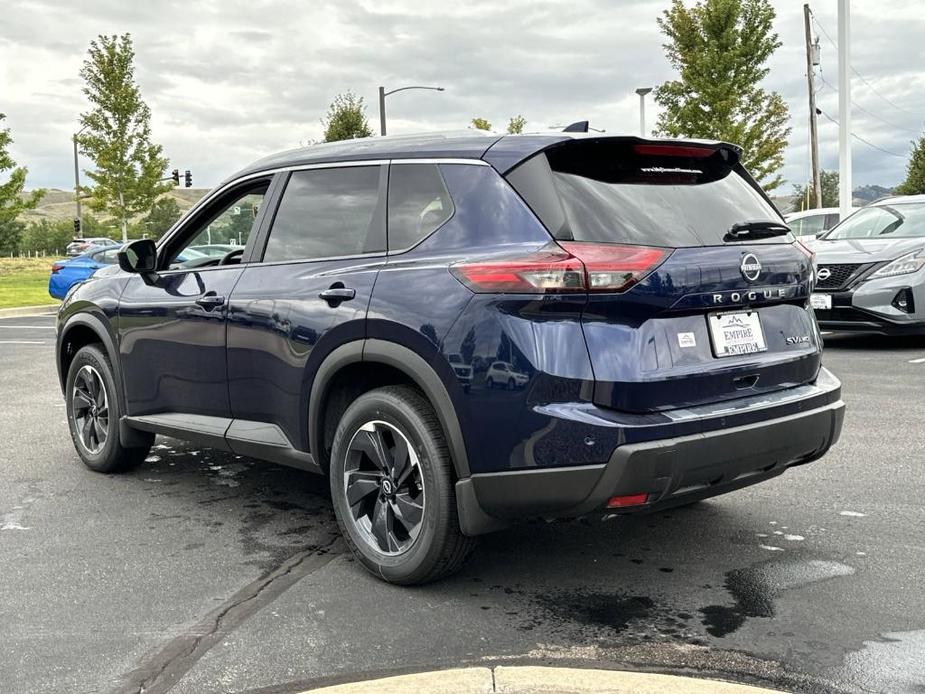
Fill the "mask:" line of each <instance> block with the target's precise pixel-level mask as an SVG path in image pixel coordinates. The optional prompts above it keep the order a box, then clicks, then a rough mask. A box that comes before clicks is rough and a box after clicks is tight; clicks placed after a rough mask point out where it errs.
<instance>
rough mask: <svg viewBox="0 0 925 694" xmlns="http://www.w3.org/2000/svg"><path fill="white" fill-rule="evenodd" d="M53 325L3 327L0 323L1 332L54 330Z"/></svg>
mask: <svg viewBox="0 0 925 694" xmlns="http://www.w3.org/2000/svg"><path fill="white" fill-rule="evenodd" d="M54 329H55V326H53V325H3V324H2V323H0V330H54Z"/></svg>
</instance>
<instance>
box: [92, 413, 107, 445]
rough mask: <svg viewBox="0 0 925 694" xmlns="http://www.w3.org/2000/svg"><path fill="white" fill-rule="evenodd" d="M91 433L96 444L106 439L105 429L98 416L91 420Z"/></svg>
mask: <svg viewBox="0 0 925 694" xmlns="http://www.w3.org/2000/svg"><path fill="white" fill-rule="evenodd" d="M93 435H94V437H95V438H96V445H97V446H98V445H100V444H101V443H102V442H103V441H105V440H106V429H104V428H103V425H102V424H100V420H99V418H97V419H94V420H93Z"/></svg>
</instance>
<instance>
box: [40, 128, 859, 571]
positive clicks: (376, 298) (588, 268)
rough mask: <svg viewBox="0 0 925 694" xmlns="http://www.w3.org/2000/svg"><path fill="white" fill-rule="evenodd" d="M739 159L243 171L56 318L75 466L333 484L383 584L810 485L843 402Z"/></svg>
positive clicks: (734, 153)
mask: <svg viewBox="0 0 925 694" xmlns="http://www.w3.org/2000/svg"><path fill="white" fill-rule="evenodd" d="M739 158H740V150H739V149H738V148H737V147H735V146H732V145H728V144H723V143H718V142H699V141H671V140H646V139H640V138H636V137H597V136H588V135H585V134H579V135H572V134H559V133H555V134H548V135H535V136H504V137H499V136H491V135H474V134H473V135H465V136H460V137H442V136H426V137H425V136H422V137H413V138H380V139H365V140H356V141H351V142H346V143H337V144H331V145H320V146H315V147H310V148H307V149H299V150H296V151H293V152H287V153H284V154H280V155H276V156H272V157H270V158H267V159H264V160H261V161H259V162H257V163H256V164H254V165H252V166H250V167H248V168H246V169H245V170H243V171H241V172H240V173H238V174H237V175H235V176H233V177H231V178H229V179H228V180H227V181H225V182H224V183H222V184H221V185H219V186H218V187H217V188H216V189H215V190H213V191H212V192H211V193H209V194H208V195H207V196H206V197H205V198H204V199H203V200H202V201H201V202H200V203H199V204H198V205H197V206H196V207H195V208H194V209H193V210H192V211H190V213H189V214H187V215H186V216H185V217H184V218H183V219H182V220H181V221H180V222H178V223H177V224H176V225H175V226H174V228H173V229H171V230H170V231H169V232H168V233H167V234H166V235H165V236H164V238H162V239H161V240H160V241H159V242H158V243H157V244H156V245H155V244H154V243H153V242H151V241H136V242H133V243H130V244H128V245H126V246H125V247H124V248H123V249H122V251H121V252H120V255H119V267H113V268H111V269H109V270H104V271H101V272H99V273H97V274H96V275H95V276H94V277H93V278H92V279H90V280H89V281H87V282H85V283H83V284H81V285H79V286H78V287H77V288H76V289H74V290H72V291H71V292H70V293H69V295H68V296H67V298H66V299H65V301H64V303H63V305H62V307H61V310H60V312H59V315H58V339H57V346H58V349H57V362H58V369H59V373H60V379H61V385H62V388H63V389H64V393H65V397H66V401H67V412H68V417H69V420H70V431H71V435H72V437H73V439H74V443H75V446H76V447H77V451H78V453H79V454H80V457H81V458H82V459H83V461H84V462H85V463H86V464H87V465H88V466H89V467H90V468H92V469H94V470H99V471H103V472H112V471H116V470H122V469H126V468H129V467H131V466H133V465H136V464H138V463H140V462H141V461H143V460H144V458H145V456H146V455H147V452H148V450H149V448H150V446H151V444H152V441H153V440H154V436H155V434H164V435H168V436H173V437H176V438H180V439H186V440H190V441H194V442H198V443H200V444H205V445H209V446H214V447H216V448H220V449H224V450H227V451H232V452H234V453H237V454H241V455H247V456H252V457H254V458H259V459H263V460H267V461H271V462H275V463H282V464H285V465H292V466H296V467H299V468H303V469H305V470H311V471H314V472H319V473H323V474H326V475H328V476H329V478H330V482H331V495H332V499H333V504H334V509H335V511H336V514H337V517H338V520H339V522H340V525H341V528H342V531H343V534H344V537H345V539H346V541H347V543H348V544H349V546H350V547H351V549H352V550H353V551H354V552H355V553H356V556H357V557H358V558H359V560H360V561H361V562H362V563H363V564H364V565H365V566H366V567H367V568H368V569H369V570H370V571H372V572H373V573H375V574H376V575H378V576H380V577H382V578H383V579H385V580H387V581H391V582H395V583H404V584H411V583H421V582H425V581H429V580H433V579H435V578H438V577H440V576H443V575H446V574H447V573H449V572H452V571H454V570H455V569H457V568H458V567H459V566H460V565H461V564H462V562H463V561H464V560H465V558H466V556H467V555H468V553H469V552H470V550H471V548H472V546H473V537H474V536H477V535H479V534H481V533H485V532H488V531H491V530H494V529H497V528H501V527H504V525H505V524H507V523H508V522H510V521H512V520H515V519H519V518H531V517H532V518H568V517H576V516H581V515H586V514H593V513H602V514H603V513H638V512H646V511H653V510H657V509H663V508H667V507H671V506H678V505H682V504H687V503H691V502H694V501H697V500H700V499H703V498H706V497H709V496H713V495H716V494H721V493H724V492H728V491H732V490H734V489H738V488H740V487H744V486H746V485H749V484H753V483H755V482H760V481H762V480H766V479H769V478H771V477H774V476H775V475H779V474H781V473H782V472H784V470H786V469H787V468H789V467H792V466H795V465H800V464H803V463H808V462H810V461H813V460H816V459H817V458H819V457H820V456H822V455H823V454H824V453H825V452H826V451H827V450H828V448H829V447H830V446H831V445H832V444H833V443H834V442H835V441H836V440H837V439H838V436H839V433H840V430H841V424H842V416H843V411H844V404H843V403H842V401H841V399H840V395H841V386H840V383H839V382H838V380H837V379H836V378H835V377H834V376H832V374H830V373H829V372H828V371H826V370H825V369H824V368H822V365H821V352H820V349H821V344H822V341H821V339H820V336H819V331H818V328H817V326H816V322H815V319H814V317H813V312H812V310H811V308H810V307H809V305H808V300H809V296H810V292H811V290H812V286H813V265H812V258H811V254H810V253H809V251H807V250H806V249H805V248H804V247H803V246H801V245H800V244H799V243H796V242H794V239H793V237H792V236H791V235H790V233H789V229H788V228H787V227H786V226H785V225H784V224H783V221H782V219H781V217H780V215H779V214H778V213H777V211H776V210H775V209H774V207H773V206H772V204H771V203H770V202H769V200H768V198H767V197H766V196H765V194H764V193H763V192H762V190H761V188H760V187H759V186H758V185H757V184H756V183H755V181H754V180H753V179H752V178H751V177H750V176H749V175H748V174H747V173H746V172H745V170H744V169H743V168H742V165H741V164H740V163H739ZM216 244H219V245H226V246H227V247H228V248H230V249H231V250H229V251H228V252H227V254H225V255H224V256H222V257H213V256H204V257H203V256H201V255H192V256H191V255H189V254H184V250H185V249H187V248H189V247H191V246H203V245H209V246H213V245H216Z"/></svg>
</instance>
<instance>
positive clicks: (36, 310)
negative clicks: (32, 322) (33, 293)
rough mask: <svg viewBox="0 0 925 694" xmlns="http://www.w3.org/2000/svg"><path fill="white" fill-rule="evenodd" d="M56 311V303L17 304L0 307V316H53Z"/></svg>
mask: <svg viewBox="0 0 925 694" xmlns="http://www.w3.org/2000/svg"><path fill="white" fill-rule="evenodd" d="M57 312H58V304H47V305H44V306H17V307H16V308H0V318H16V317H19V316H53V315H55V314H56V313H57Z"/></svg>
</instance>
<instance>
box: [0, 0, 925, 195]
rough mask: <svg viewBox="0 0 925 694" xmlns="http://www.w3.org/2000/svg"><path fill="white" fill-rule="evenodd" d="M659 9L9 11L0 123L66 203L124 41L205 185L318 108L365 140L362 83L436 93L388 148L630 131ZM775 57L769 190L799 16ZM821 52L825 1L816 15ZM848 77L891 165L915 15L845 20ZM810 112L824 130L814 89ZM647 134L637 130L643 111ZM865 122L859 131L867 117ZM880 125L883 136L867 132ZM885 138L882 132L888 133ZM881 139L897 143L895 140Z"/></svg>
mask: <svg viewBox="0 0 925 694" xmlns="http://www.w3.org/2000/svg"><path fill="white" fill-rule="evenodd" d="M667 5H668V2H667V0H627V1H621V2H612V1H611V2H608V1H607V0H578V1H576V2H569V3H565V2H562V3H553V2H542V1H540V2H537V1H535V0H517V1H516V2H506V3H505V2H500V3H499V2H497V1H493V2H482V1H470V2H467V3H457V4H453V5H451V4H449V3H444V2H427V1H426V0H414V1H402V2H381V1H373V0H342V1H340V2H334V1H325V2H311V3H304V2H303V3H283V2H253V1H248V2H244V1H241V0H233V1H222V2H220V1H218V0H214V1H213V2H197V3H189V2H172V1H170V2H165V1H160V2H153V1H152V2H148V3H144V4H142V3H125V2H123V1H122V0H82V1H81V2H78V3H71V4H65V5H60V4H58V3H51V2H47V1H44V0H13V2H11V3H8V4H7V6H5V8H4V21H3V23H2V24H0V112H4V113H6V114H7V121H6V125H7V126H9V127H11V128H12V130H13V136H14V138H15V140H16V142H15V144H14V146H13V153H14V155H15V157H16V158H17V160H18V161H20V162H22V163H23V164H25V165H27V166H28V167H29V169H30V178H29V183H30V185H32V186H53V187H67V186H69V185H70V176H71V170H72V169H71V166H72V165H71V158H70V157H71V149H70V141H69V137H70V133H71V132H73V130H74V128H75V124H76V122H77V117H78V114H79V113H80V111H81V110H83V109H85V108H86V103H85V100H84V98H83V95H82V94H81V92H80V86H81V82H80V80H79V77H78V72H79V70H80V65H81V62H82V60H83V57H84V55H85V52H86V48H87V45H88V44H89V42H90V40H91V39H92V38H94V37H95V36H96V35H97V34H100V33H122V32H126V31H127V32H131V33H132V35H133V36H134V38H135V48H136V54H137V56H136V64H137V78H138V81H139V83H140V84H141V88H142V93H143V95H144V97H145V98H146V100H147V101H148V102H149V104H150V105H151V108H152V112H153V114H154V118H153V132H154V137H155V139H156V141H157V142H160V143H161V144H163V145H164V148H165V150H166V152H167V154H168V156H169V157H170V158H171V163H172V166H177V167H179V168H181V169H185V168H189V169H191V170H192V171H193V172H194V177H195V181H196V184H197V185H211V184H214V183H216V182H217V181H219V180H220V179H222V178H224V177H225V176H226V175H228V174H229V173H231V172H232V171H233V170H235V169H236V168H238V167H240V166H242V165H244V164H246V163H248V162H249V161H251V160H253V159H255V158H258V157H260V156H262V155H264V154H267V153H269V152H273V151H276V150H280V149H285V148H289V147H293V146H296V145H298V144H299V143H300V142H305V141H307V140H309V139H312V138H319V137H320V135H321V125H320V123H319V119H320V118H321V117H322V116H323V115H324V113H325V111H326V109H327V106H328V104H329V102H330V100H331V98H332V97H333V96H334V95H335V94H337V93H338V92H341V91H344V90H346V89H351V90H353V91H355V92H356V93H358V94H360V95H361V96H363V97H365V99H366V102H367V104H368V105H369V116H370V121H371V123H372V124H373V127H375V125H376V121H377V114H376V88H377V87H378V85H379V84H385V85H387V86H389V87H395V86H399V85H403V84H409V83H411V84H415V83H418V84H437V85H440V86H443V87H445V88H446V91H445V92H442V93H436V92H404V93H402V94H398V95H395V96H393V97H390V98H389V101H388V112H389V129H390V132H392V133H402V132H412V131H417V130H429V129H449V128H461V127H465V126H466V125H467V123H468V121H469V119H470V118H471V117H473V116H476V115H480V116H484V117H486V118H488V119H489V120H491V121H492V122H493V123H494V124H495V125H496V126H497V127H503V126H504V124H505V122H506V120H507V118H509V117H510V116H512V115H516V114H518V113H521V114H523V115H524V116H525V117H526V118H527V120H528V122H529V123H528V127H529V128H544V127H546V126H549V125H552V124H556V123H566V122H570V121H573V120H579V119H583V118H590V119H591V120H592V124H593V125H595V126H597V127H602V128H606V129H607V130H608V131H609V132H635V130H636V128H637V123H638V113H637V109H638V99H637V97H636V96H635V94H633V91H634V89H635V88H636V87H639V86H645V85H652V84H656V83H658V82H661V81H664V80H666V79H669V78H671V77H672V72H671V70H670V68H669V66H668V64H667V62H666V60H665V58H664V56H663V53H662V48H661V44H662V40H663V38H662V37H661V36H660V34H659V32H658V28H657V26H656V23H655V19H656V17H657V16H658V15H659V13H660V12H661V11H662V10H663V9H664V8H665V7H666V6H667ZM775 5H776V7H777V10H778V22H777V31H778V32H779V33H780V36H781V39H782V41H783V43H784V45H783V46H782V48H781V49H780V50H779V51H778V52H777V53H776V54H775V56H774V58H773V59H772V71H771V74H770V76H769V78H768V81H767V86H768V87H769V88H771V89H775V90H779V91H780V92H781V93H782V94H783V95H784V97H785V99H786V100H787V102H788V104H789V105H790V109H791V115H792V119H793V120H792V124H793V133H792V136H791V146H790V148H789V150H788V153H787V164H786V168H785V170H784V175H785V177H786V178H788V179H789V180H790V181H792V182H796V181H800V180H802V179H804V178H805V176H806V171H807V163H806V159H807V144H806V139H807V125H806V120H807V107H806V95H805V91H806V89H805V75H804V61H805V58H804V54H803V19H802V3H801V2H797V1H796V0H777V1H776V2H775ZM814 5H817V7H815V8H814V9H815V12H816V16H817V18H818V20H819V22H820V23H821V24H822V25H823V26H825V28H826V29H827V30H828V31H829V33H830V34H831V35H832V36H833V38H834V36H835V28H836V21H835V2H834V0H825V2H821V1H820V2H816V3H814ZM853 6H854V8H853V12H854V15H853V19H854V22H853V41H854V57H853V62H854V65H855V67H856V68H857V69H858V70H859V71H860V73H861V74H863V75H864V77H865V78H866V79H867V80H868V81H869V82H870V83H871V84H873V85H874V87H875V88H876V90H877V91H878V92H880V93H881V94H883V95H885V96H886V97H887V98H888V99H889V101H891V102H893V103H894V104H896V105H897V106H899V107H900V108H895V107H894V106H891V105H890V104H888V103H887V102H886V101H884V99H883V98H882V97H881V96H879V95H878V94H876V93H874V91H873V90H872V89H871V88H870V87H868V86H867V85H866V84H864V83H863V82H862V81H861V80H859V79H855V81H854V95H855V99H856V103H857V104H858V105H859V106H860V107H861V108H863V109H864V110H866V111H867V113H865V112H864V111H861V110H860V109H858V110H856V111H855V112H854V128H855V131H856V132H857V133H858V134H859V135H862V136H863V137H864V138H865V139H867V140H869V141H870V142H872V143H874V144H876V145H878V146H879V147H882V148H883V149H885V150H889V151H892V152H896V153H899V154H902V155H905V154H907V152H908V149H909V145H908V143H909V140H910V139H911V138H912V137H913V136H914V133H915V132H917V131H919V130H920V129H921V128H922V123H923V120H925V73H923V71H922V67H921V64H920V61H916V60H914V54H916V53H917V51H914V50H910V48H909V46H915V45H917V43H918V42H919V41H920V40H921V39H920V36H921V35H922V34H923V30H925V16H923V14H925V13H922V12H921V10H920V8H919V6H918V3H917V2H904V3H903V2H896V3H890V9H889V11H888V12H887V11H885V10H884V7H883V3H881V2H874V1H873V0H855V1H854V3H853ZM822 40H823V54H822V55H823V76H824V77H825V79H826V80H828V81H829V82H830V83H831V84H833V85H834V84H836V81H837V79H836V74H837V69H836V55H835V50H834V49H833V48H832V46H831V45H829V43H828V41H827V40H826V39H825V37H823V39H822ZM819 101H820V107H821V108H822V109H823V110H824V111H825V112H826V113H828V114H829V115H831V116H832V117H833V118H835V117H837V111H838V109H837V99H836V95H835V94H834V92H833V90H832V88H830V87H827V86H825V85H823V86H822V92H821V94H820V100H819ZM649 106H650V118H649V122H650V124H651V123H653V122H654V115H655V114H654V113H652V111H654V109H653V106H654V104H652V102H651V101H650V102H649ZM871 114H873V115H871ZM884 121H886V122H884ZM888 123H889V124H888ZM895 126H899V127H895ZM820 139H821V150H822V163H823V165H824V166H825V167H827V168H834V167H836V166H837V129H836V128H835V126H833V125H831V124H830V123H828V121H826V120H825V119H822V120H821V121H820ZM854 163H855V174H854V177H855V181H856V182H857V183H881V184H893V183H896V182H897V181H899V180H900V179H901V178H902V176H903V172H904V169H905V159H904V158H897V157H892V156H890V155H888V154H884V153H883V152H879V151H877V150H875V149H871V148H869V147H867V146H865V145H863V144H861V143H857V142H856V143H855V144H854Z"/></svg>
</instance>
